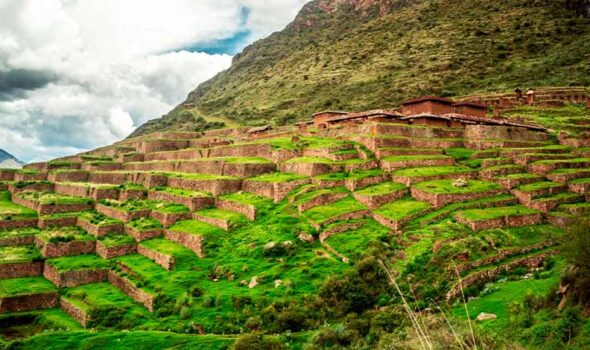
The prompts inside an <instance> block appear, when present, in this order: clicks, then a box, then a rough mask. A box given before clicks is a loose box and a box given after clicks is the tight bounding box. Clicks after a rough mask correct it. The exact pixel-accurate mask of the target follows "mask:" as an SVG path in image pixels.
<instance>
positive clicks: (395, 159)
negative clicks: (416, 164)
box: [381, 154, 451, 162]
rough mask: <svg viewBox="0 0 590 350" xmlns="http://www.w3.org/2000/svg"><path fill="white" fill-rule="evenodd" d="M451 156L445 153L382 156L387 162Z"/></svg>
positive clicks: (447, 157)
mask: <svg viewBox="0 0 590 350" xmlns="http://www.w3.org/2000/svg"><path fill="white" fill-rule="evenodd" d="M450 158H451V157H449V156H445V155H436V154H433V155H407V156H405V155H404V156H388V157H384V158H381V160H382V161H385V162H409V161H413V160H430V159H432V160H435V159H450Z"/></svg>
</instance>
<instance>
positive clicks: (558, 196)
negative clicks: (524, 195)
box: [535, 192, 581, 202]
mask: <svg viewBox="0 0 590 350" xmlns="http://www.w3.org/2000/svg"><path fill="white" fill-rule="evenodd" d="M580 196H581V195H579V194H577V193H571V192H562V193H558V194H555V195H549V196H542V197H538V198H535V201H539V202H547V201H553V200H561V199H573V198H577V197H580Z"/></svg>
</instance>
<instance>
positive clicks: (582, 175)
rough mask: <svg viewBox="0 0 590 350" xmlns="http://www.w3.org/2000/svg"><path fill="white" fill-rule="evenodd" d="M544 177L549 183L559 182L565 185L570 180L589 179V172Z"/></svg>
mask: <svg viewBox="0 0 590 350" xmlns="http://www.w3.org/2000/svg"><path fill="white" fill-rule="evenodd" d="M545 177H546V178H548V179H549V180H551V181H555V182H560V183H567V182H570V181H572V180H576V179H582V178H585V177H590V171H586V170H584V171H579V172H576V173H571V174H546V175H545Z"/></svg>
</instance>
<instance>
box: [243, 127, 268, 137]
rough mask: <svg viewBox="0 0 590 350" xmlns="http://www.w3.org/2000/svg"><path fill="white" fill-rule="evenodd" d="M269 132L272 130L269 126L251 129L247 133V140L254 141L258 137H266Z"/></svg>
mask: <svg viewBox="0 0 590 350" xmlns="http://www.w3.org/2000/svg"><path fill="white" fill-rule="evenodd" d="M271 130H272V127H271V126H270V125H265V126H259V127H255V128H252V129H250V130H248V131H247V133H248V138H249V139H255V138H258V137H262V136H266V135H268V133H269V132H270V131H271Z"/></svg>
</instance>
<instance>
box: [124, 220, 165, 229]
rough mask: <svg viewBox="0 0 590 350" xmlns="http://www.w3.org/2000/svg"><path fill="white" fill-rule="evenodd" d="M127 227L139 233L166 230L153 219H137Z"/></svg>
mask: <svg viewBox="0 0 590 350" xmlns="http://www.w3.org/2000/svg"><path fill="white" fill-rule="evenodd" d="M127 225H128V226H130V227H132V228H134V229H136V230H139V231H148V230H154V229H160V228H164V226H162V224H161V223H160V222H159V221H158V220H156V219H154V218H151V217H146V218H139V219H135V220H133V221H131V222H129V223H127Z"/></svg>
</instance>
